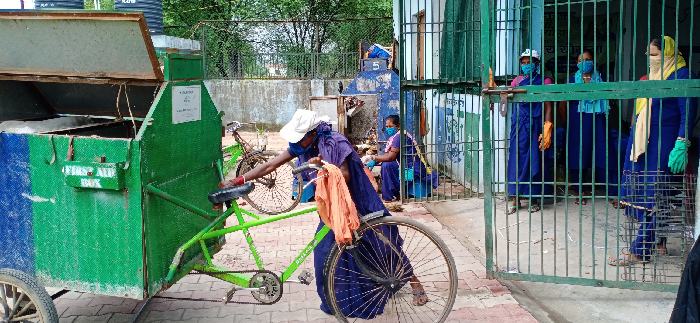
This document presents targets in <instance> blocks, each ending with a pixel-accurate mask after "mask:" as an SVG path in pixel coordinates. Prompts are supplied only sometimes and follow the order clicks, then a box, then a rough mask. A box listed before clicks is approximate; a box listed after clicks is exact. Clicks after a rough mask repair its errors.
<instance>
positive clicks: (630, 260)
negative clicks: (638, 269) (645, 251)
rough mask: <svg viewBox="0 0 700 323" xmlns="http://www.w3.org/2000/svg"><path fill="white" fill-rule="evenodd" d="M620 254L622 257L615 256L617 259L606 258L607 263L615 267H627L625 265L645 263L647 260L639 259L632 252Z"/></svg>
mask: <svg viewBox="0 0 700 323" xmlns="http://www.w3.org/2000/svg"><path fill="white" fill-rule="evenodd" d="M622 255H623V256H622V258H617V259H614V258H613V257H610V258H609V259H608V265H610V266H617V267H627V266H631V265H634V264H646V263H648V262H649V261H648V260H644V259H641V258H639V257H637V256H635V255H632V254H628V253H623V254H622Z"/></svg>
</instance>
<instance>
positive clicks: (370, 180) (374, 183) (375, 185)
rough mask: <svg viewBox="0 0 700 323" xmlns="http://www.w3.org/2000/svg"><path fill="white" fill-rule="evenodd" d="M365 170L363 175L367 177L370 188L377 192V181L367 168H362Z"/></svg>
mask: <svg viewBox="0 0 700 323" xmlns="http://www.w3.org/2000/svg"><path fill="white" fill-rule="evenodd" d="M364 169H365V174H366V175H367V178H369V182H370V183H372V187H374V191H375V192H377V191H378V190H379V185H377V181H376V180H375V179H374V175H373V174H372V171H371V170H369V167H367V166H364Z"/></svg>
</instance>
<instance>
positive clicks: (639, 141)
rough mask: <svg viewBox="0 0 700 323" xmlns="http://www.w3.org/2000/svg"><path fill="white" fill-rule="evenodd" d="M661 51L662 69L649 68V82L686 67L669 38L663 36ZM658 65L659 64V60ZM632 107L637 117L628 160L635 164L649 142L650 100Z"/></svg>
mask: <svg viewBox="0 0 700 323" xmlns="http://www.w3.org/2000/svg"><path fill="white" fill-rule="evenodd" d="M663 50H664V52H663V54H664V58H663V60H664V66H663V69H662V68H661V66H658V67H650V69H649V80H665V79H667V78H668V77H669V76H671V74H673V72H675V71H677V70H679V69H680V68H683V67H685V66H686V63H685V59H683V56H681V53H680V52H679V53H678V55H676V41H674V40H673V38H671V37H669V36H664V45H663ZM650 60H651V58H650ZM650 63H651V62H650ZM659 64H661V62H660V58H659ZM662 71H663V78H662ZM634 105H635V113H636V114H637V115H638V117H637V125H636V126H635V130H634V144H633V145H632V152H631V154H630V160H631V161H635V162H636V161H637V158H639V156H641V155H642V154H644V153H645V152H646V150H647V143H648V142H649V121H650V120H649V119H650V118H651V111H650V110H651V98H638V99H637V100H636V101H635V104H634Z"/></svg>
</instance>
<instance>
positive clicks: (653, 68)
mask: <svg viewBox="0 0 700 323" xmlns="http://www.w3.org/2000/svg"><path fill="white" fill-rule="evenodd" d="M660 69H661V56H649V71H650V72H651V73H658V72H659V70H660Z"/></svg>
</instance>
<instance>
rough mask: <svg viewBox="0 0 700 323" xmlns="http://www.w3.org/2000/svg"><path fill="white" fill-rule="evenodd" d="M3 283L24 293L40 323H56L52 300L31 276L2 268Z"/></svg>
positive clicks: (0, 277)
mask: <svg viewBox="0 0 700 323" xmlns="http://www.w3.org/2000/svg"><path fill="white" fill-rule="evenodd" d="M3 283H5V284H10V285H13V286H15V287H18V288H19V289H20V290H22V291H23V292H24V293H26V295H27V297H29V300H30V301H31V302H32V303H34V307H35V308H36V311H37V312H38V313H39V318H40V319H41V321H40V322H46V323H55V322H58V313H57V312H56V306H55V305H54V304H53V299H51V296H49V293H47V292H46V289H44V287H42V286H41V284H39V282H38V281H37V280H36V278H34V277H33V276H32V275H29V274H27V273H24V272H22V271H19V270H15V269H7V268H3V269H0V284H3ZM0 286H1V285H0ZM0 288H2V287H0ZM0 306H1V305H0ZM0 319H2V317H0Z"/></svg>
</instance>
